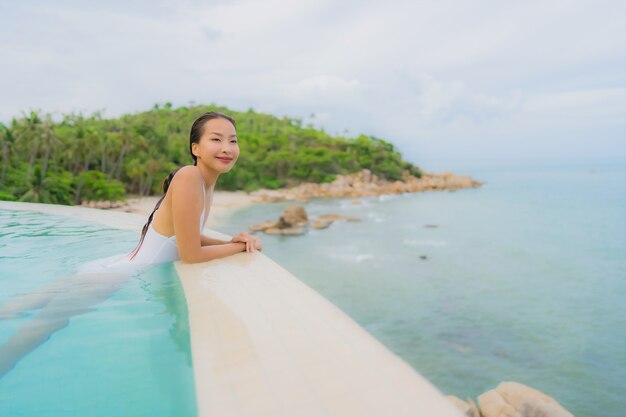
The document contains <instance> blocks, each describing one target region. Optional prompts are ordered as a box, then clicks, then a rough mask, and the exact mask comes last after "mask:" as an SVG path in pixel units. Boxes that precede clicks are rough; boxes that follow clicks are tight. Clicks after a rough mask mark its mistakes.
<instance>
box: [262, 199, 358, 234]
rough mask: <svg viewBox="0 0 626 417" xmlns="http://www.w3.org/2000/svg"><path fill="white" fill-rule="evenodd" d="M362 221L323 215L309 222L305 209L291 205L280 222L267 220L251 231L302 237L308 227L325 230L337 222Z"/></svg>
mask: <svg viewBox="0 0 626 417" xmlns="http://www.w3.org/2000/svg"><path fill="white" fill-rule="evenodd" d="M342 220H345V221H360V219H359V218H358V217H354V216H342V215H339V214H322V215H320V216H318V217H317V218H316V219H313V220H311V221H310V222H309V216H308V215H307V213H306V211H305V210H304V207H302V206H299V205H291V206H287V207H285V209H284V211H283V215H282V216H281V217H280V218H279V219H278V220H275V221H274V220H267V221H265V222H263V223H259V224H255V225H253V226H250V231H252V232H259V231H262V232H264V233H266V234H268V235H301V234H303V233H305V232H306V227H307V226H309V225H310V226H311V227H315V228H316V229H325V228H327V227H328V226H330V225H331V224H332V223H333V222H336V221H342Z"/></svg>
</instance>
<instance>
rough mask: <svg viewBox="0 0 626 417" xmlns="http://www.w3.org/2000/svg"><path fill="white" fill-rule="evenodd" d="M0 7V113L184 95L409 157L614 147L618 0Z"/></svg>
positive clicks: (625, 46)
mask: <svg viewBox="0 0 626 417" xmlns="http://www.w3.org/2000/svg"><path fill="white" fill-rule="evenodd" d="M0 13H2V15H3V16H4V17H5V19H4V24H3V25H2V27H0V45H1V46H0V48H2V50H1V52H0V53H2V56H3V61H4V62H6V63H8V64H6V65H3V66H1V67H0V91H2V95H3V100H2V101H0V120H2V121H8V120H9V119H10V118H11V117H14V116H17V115H19V113H20V111H22V110H28V109H29V108H32V107H34V108H41V109H43V110H48V111H55V110H58V111H71V110H75V109H88V110H89V109H91V110H97V109H102V108H105V109H106V110H107V112H106V114H108V115H118V114H121V113H124V112H128V111H137V110H143V109H148V108H150V107H151V106H152V105H153V104H154V103H156V102H164V101H172V102H173V103H174V104H175V105H181V104H187V103H189V102H190V101H192V100H193V101H195V102H196V103H210V102H215V103H220V104H224V105H227V106H230V107H233V108H235V109H240V110H245V109H247V108H248V107H253V108H255V109H257V110H264V109H265V111H271V112H273V113H275V114H277V115H289V116H293V117H300V118H303V119H306V118H308V116H309V115H310V114H311V113H315V114H316V115H318V117H316V118H315V119H313V122H314V124H315V125H316V126H320V127H324V128H325V129H326V130H327V131H329V132H335V133H337V132H343V130H344V129H346V128H347V129H349V130H350V132H351V133H354V134H358V133H366V134H374V135H376V136H380V137H384V138H387V139H388V140H391V141H392V142H394V143H397V144H398V145H399V146H400V147H401V148H403V149H406V150H407V152H414V155H417V156H419V154H420V152H422V151H426V153H428V154H429V155H434V154H445V153H446V152H449V149H450V148H455V149H483V150H489V149H493V148H497V147H499V146H500V147H502V148H503V149H504V148H507V147H510V145H511V143H514V142H516V141H517V140H518V138H519V137H520V135H521V134H523V135H525V136H526V137H528V138H530V139H528V140H530V141H532V140H536V141H540V140H541V141H545V140H549V141H552V142H553V143H555V144H558V143H560V142H559V141H563V142H564V141H566V140H567V136H571V134H572V131H578V130H580V131H582V130H584V129H591V128H594V129H596V130H598V131H599V130H601V131H602V132H604V134H605V135H607V137H609V136H610V138H611V139H610V140H609V139H607V142H606V144H609V143H610V144H611V146H613V147H615V144H618V147H619V149H616V150H615V151H616V152H621V153H626V144H624V145H622V146H619V143H620V142H619V141H618V140H616V139H615V138H617V137H619V135H623V134H624V132H625V131H626V120H624V114H625V113H626V112H624V109H625V108H626V94H625V92H624V89H625V88H626V74H624V71H623V68H624V67H626V52H625V51H626V23H625V22H624V20H623V16H624V14H625V13H626V5H625V4H624V3H623V2H620V1H599V2H592V1H583V0H562V1H555V2H548V3H546V2H543V1H537V0H532V1H528V2H521V3H497V2H496V3H494V2H489V1H476V2H471V3H463V2H457V1H452V0H442V1H438V2H410V1H390V2H387V3H384V4H383V3H381V2H374V1H346V2H341V3H337V2H330V1H328V0H324V1H319V0H297V1H291V2H282V1H280V0H268V1H265V2H258V1H252V0H245V1H232V2H231V1H212V2H210V3H204V2H199V1H189V0H187V1H184V2H178V1H160V2H156V3H155V2H150V3H148V2H144V1H141V0H137V1H131V2H130V3H122V2H115V1H113V2H106V3H102V4H98V5H89V6H87V5H85V4H84V3H80V2H74V1H71V0H65V1H59V2H55V4H54V5H51V3H48V2H43V1H41V2H30V3H27V4H20V3H13V4H10V5H9V4H8V3H6V4H5V5H2V6H0ZM577 127H578V128H580V129H578V130H577ZM581 135H582V134H581ZM496 137H497V138H498V139H497V140H495V139H493V138H496ZM581 137H582V136H581ZM490 138H491V139H490ZM597 140H598V138H594V141H596V143H597ZM600 140H601V139H600ZM581 141H582V139H581ZM581 143H582V142H581ZM556 146H557V145H555V147H556ZM579 149H580V151H581V152H586V151H587V148H586V147H585V146H582V145H581V146H580V148H579ZM494 152H495V150H494Z"/></svg>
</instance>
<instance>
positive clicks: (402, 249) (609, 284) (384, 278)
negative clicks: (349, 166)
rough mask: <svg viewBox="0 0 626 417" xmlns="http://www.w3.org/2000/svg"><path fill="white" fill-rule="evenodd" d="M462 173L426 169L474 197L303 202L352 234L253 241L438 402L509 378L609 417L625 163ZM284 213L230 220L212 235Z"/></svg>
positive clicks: (618, 338)
mask: <svg viewBox="0 0 626 417" xmlns="http://www.w3.org/2000/svg"><path fill="white" fill-rule="evenodd" d="M470 162H471V161H469V162H467V163H466V164H465V165H463V166H461V165H459V166H455V165H453V164H443V165H442V167H441V168H442V170H443V169H447V170H452V171H453V172H457V173H459V174H471V175H472V176H474V177H475V178H476V179H478V180H481V181H485V182H486V184H485V185H484V186H483V187H482V188H480V189H474V190H460V191H457V192H453V193H450V192H426V193H416V194H406V195H402V196H384V197H381V198H377V197H375V198H365V199H363V204H361V205H355V204H352V203H351V200H352V199H331V200H325V199H316V200H312V201H310V202H308V203H306V204H304V206H305V208H306V210H307V212H308V214H309V216H310V217H312V218H314V217H315V216H317V215H318V214H325V213H339V214H346V215H354V216H358V217H360V218H361V219H362V222H360V223H350V222H345V223H335V224H333V225H332V226H331V227H330V228H328V229H325V230H315V229H313V230H311V231H310V232H309V233H308V234H307V235H306V236H296V237H293V236H289V237H287V236H284V237H283V236H266V235H261V236H262V239H263V242H264V252H265V253H266V254H267V255H268V256H270V257H271V258H272V259H274V260H275V261H277V262H278V263H280V264H281V265H282V266H284V267H285V268H286V269H288V270H289V271H290V272H292V273H293V274H294V275H295V276H297V277H298V278H300V279H301V280H303V281H304V282H306V283H307V284H308V285H310V286H311V287H312V288H314V289H316V290H317V291H318V292H320V293H321V294H322V295H324V296H325V297H326V298H328V299H329V300H331V301H332V302H333V303H335V304H336V305H337V306H339V307H340V308H341V309H342V310H344V311H345V312H346V313H348V314H349V315H350V316H351V317H352V318H354V319H355V320H356V321H357V322H358V323H360V324H361V325H362V326H363V327H365V328H366V329H367V330H368V331H369V332H370V333H372V334H373V335H374V336H376V337H377V338H378V339H379V340H381V341H382V342H383V343H384V344H385V345H386V346H387V347H389V349H391V350H392V351H394V352H395V353H397V354H398V355H399V356H401V357H402V358H404V359H405V360H406V361H407V362H408V363H410V364H411V365H412V366H413V367H414V368H415V369H416V370H418V371H419V372H420V373H421V374H422V375H424V376H425V377H427V378H428V379H429V380H430V381H432V382H433V383H434V384H435V385H436V386H438V387H439V388H440V389H441V390H442V391H443V392H444V393H446V394H454V395H457V396H459V397H461V398H466V397H468V396H471V397H472V398H476V396H478V395H479V394H481V393H483V392H485V391H487V390H489V389H492V388H494V387H495V386H496V385H497V384H498V383H500V382H501V381H508V380H513V381H518V382H521V383H524V384H527V385H530V386H532V387H534V388H537V389H539V390H541V391H543V392H545V393H546V394H548V395H551V396H553V397H554V398H555V399H556V400H557V401H559V402H560V403H561V404H562V405H563V406H565V407H566V408H567V409H569V410H570V411H571V412H572V413H574V414H575V415H576V416H585V417H594V416H595V417H621V416H623V414H624V408H625V407H624V392H626V382H625V381H626V304H625V303H624V296H625V295H626V255H625V254H626V188H625V185H624V184H626V161H623V160H622V161H620V160H609V161H581V162H572V161H565V162H563V161H561V162H553V161H526V162H525V161H520V162H519V163H518V164H513V163H506V162H504V163H493V161H492V162H491V163H489V162H487V163H484V164H474V165H472V164H471V163H470ZM290 204H293V203H291V202H281V203H273V204H268V205H262V206H256V207H250V208H246V209H243V210H240V211H238V212H235V213H234V214H233V216H232V217H231V218H230V220H229V223H228V224H227V225H225V227H223V228H222V229H220V231H223V232H224V233H228V234H231V235H235V234H237V233H239V232H240V231H241V230H246V228H247V227H248V226H250V225H252V224H256V223H260V222H263V221H265V220H269V219H274V220H275V219H277V218H278V217H279V216H280V215H281V214H282V210H283V208H284V207H285V206H287V205H290ZM296 204H301V203H296ZM427 225H436V226H437V227H426V226H427ZM422 257H425V259H422Z"/></svg>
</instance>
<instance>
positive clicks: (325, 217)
mask: <svg viewBox="0 0 626 417" xmlns="http://www.w3.org/2000/svg"><path fill="white" fill-rule="evenodd" d="M317 218H318V219H321V220H324V221H326V220H330V221H333V222H335V221H338V220H346V221H349V222H359V221H361V219H360V218H358V217H355V216H344V215H341V214H322V215H320V216H317Z"/></svg>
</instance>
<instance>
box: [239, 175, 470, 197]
mask: <svg viewBox="0 0 626 417" xmlns="http://www.w3.org/2000/svg"><path fill="white" fill-rule="evenodd" d="M481 185H482V183H480V182H478V181H475V180H473V179H472V178H470V177H468V176H459V175H455V174H452V173H450V172H444V173H441V174H430V173H424V174H423V175H422V177H421V178H416V177H414V176H413V175H411V174H410V173H409V172H408V171H404V173H403V175H402V181H386V180H384V179H380V178H378V177H377V176H376V175H374V174H372V173H371V171H370V170H368V169H364V170H362V171H361V172H357V173H355V174H350V175H338V176H337V178H335V180H334V181H333V182H330V183H323V184H315V183H303V184H300V185H298V186H296V187H293V188H287V189H279V190H265V189H262V190H257V191H254V192H252V193H250V195H252V196H255V197H257V198H258V199H259V200H260V201H261V202H275V201H290V200H298V201H303V202H306V201H308V200H309V199H311V198H317V197H369V196H376V195H384V194H402V193H414V192H420V191H429V190H449V191H454V190H458V189H461V188H477V187H480V186H481ZM355 201H358V200H353V202H355ZM356 204H358V203H356Z"/></svg>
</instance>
